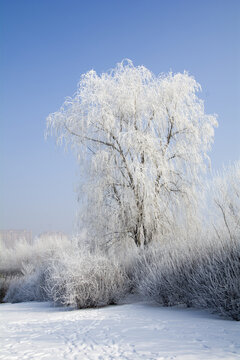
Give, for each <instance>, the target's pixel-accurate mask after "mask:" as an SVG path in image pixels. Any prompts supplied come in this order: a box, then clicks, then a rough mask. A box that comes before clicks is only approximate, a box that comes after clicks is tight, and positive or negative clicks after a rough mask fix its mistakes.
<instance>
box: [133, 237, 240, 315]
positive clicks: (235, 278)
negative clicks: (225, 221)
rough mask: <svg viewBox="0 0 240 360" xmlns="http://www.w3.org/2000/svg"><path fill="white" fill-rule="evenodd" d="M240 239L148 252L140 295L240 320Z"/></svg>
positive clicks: (139, 277) (140, 277) (143, 261)
mask: <svg viewBox="0 0 240 360" xmlns="http://www.w3.org/2000/svg"><path fill="white" fill-rule="evenodd" d="M239 240H240V239H239ZM239 240H238V241H237V240H236V241H232V242H229V241H226V242H224V241H222V242H216V241H213V240H212V242H209V243H205V245H204V246H203V247H200V246H194V247H186V246H179V247H176V246H175V247H174V248H173V247H172V246H171V245H169V244H168V245H165V246H164V247H163V248H157V249H150V250H148V252H147V253H146V254H145V255H144V256H142V259H141V262H140V263H141V266H140V267H139V268H140V271H139V272H138V274H137V276H136V282H137V289H138V292H139V293H140V294H142V295H144V296H146V297H148V298H150V299H153V300H155V301H156V302H158V303H159V304H161V305H163V306H172V305H178V304H185V305H186V306H195V307H201V308H206V309H211V310H212V311H214V312H216V313H218V314H220V315H224V316H226V317H229V318H232V319H234V320H240V241H239ZM201 243H203V244H204V242H203V241H202V242H201ZM183 251H184V252H183Z"/></svg>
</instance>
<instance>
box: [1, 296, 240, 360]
mask: <svg viewBox="0 0 240 360" xmlns="http://www.w3.org/2000/svg"><path fill="white" fill-rule="evenodd" d="M0 359H1V360H12V359H21V360H28V359H38V360H41V359H45V360H47V359H54V360H60V359H75V360H78V359H79V360H85V359H89V360H95V359H96V360H110V359H119V360H125V359H134V360H135V359H136V360H141V359H146V360H151V359H156V360H161V359H184V360H188V359H240V322H239V323H238V322H235V321H231V320H225V319H221V318H219V317H218V316H215V315H211V314H209V313H208V312H205V311H202V310H194V309H186V308H180V307H172V308H163V307H159V306H157V305H155V304H153V303H146V302H137V303H130V304H123V305H118V306H108V307H103V308H99V309H86V310H69V309H66V308H65V309H64V308H60V307H53V306H52V305H51V304H50V303H36V302H31V303H30V302H29V303H19V304H0Z"/></svg>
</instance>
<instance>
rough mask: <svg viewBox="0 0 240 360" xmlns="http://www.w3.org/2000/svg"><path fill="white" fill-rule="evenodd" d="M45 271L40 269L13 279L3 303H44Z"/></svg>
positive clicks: (45, 296)
mask: <svg viewBox="0 0 240 360" xmlns="http://www.w3.org/2000/svg"><path fill="white" fill-rule="evenodd" d="M45 280H46V278H45V270H44V267H40V268H38V269H37V270H35V271H34V272H33V273H29V274H25V275H24V276H21V277H18V278H15V279H13V280H12V281H11V282H10V284H9V287H8V290H7V292H6V295H5V297H4V302H11V303H16V302H25V301H46V300H49V297H48V295H47V294H46V291H45V290H44V289H45Z"/></svg>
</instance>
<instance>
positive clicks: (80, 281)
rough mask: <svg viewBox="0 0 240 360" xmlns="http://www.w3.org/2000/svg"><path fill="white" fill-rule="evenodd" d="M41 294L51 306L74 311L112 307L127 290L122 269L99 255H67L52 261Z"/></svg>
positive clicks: (126, 278) (126, 282)
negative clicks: (72, 307) (65, 307)
mask: <svg viewBox="0 0 240 360" xmlns="http://www.w3.org/2000/svg"><path fill="white" fill-rule="evenodd" d="M46 276H47V281H46V286H45V291H46V293H47V294H48V296H49V298H51V299H52V300H53V301H54V302H55V303H57V304H61V305H65V306H68V305H71V306H76V307H77V308H88V307H97V306H103V305H108V304H115V303H117V302H118V301H119V300H120V299H122V298H123V297H124V296H125V295H126V294H127V293H128V291H129V280H128V277H127V276H126V274H125V273H124V270H123V269H121V267H120V266H119V265H118V264H117V263H115V262H114V261H112V260H109V259H108V258H107V257H106V256H104V255H101V254H91V253H83V254H81V253H79V252H78V253H75V255H73V253H72V252H71V253H68V254H65V255H64V256H63V257H57V258H55V259H52V260H51V262H50V263H49V265H48V267H47V269H46Z"/></svg>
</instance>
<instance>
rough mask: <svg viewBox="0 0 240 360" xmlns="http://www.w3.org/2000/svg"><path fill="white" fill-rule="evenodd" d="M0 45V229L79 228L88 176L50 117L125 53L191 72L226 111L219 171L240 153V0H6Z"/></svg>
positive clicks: (0, 1)
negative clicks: (80, 190)
mask: <svg viewBox="0 0 240 360" xmlns="http://www.w3.org/2000/svg"><path fill="white" fill-rule="evenodd" d="M0 46H1V52H0V61H1V63H0V71H1V74H0V91H1V96H0V99H1V100H0V102H1V104H0V120H1V124H0V208H1V213H0V229H8V228H11V229H30V230H33V233H34V234H38V233H40V232H42V231H47V230H52V231H53V230H58V231H64V232H67V233H71V232H72V230H73V229H74V221H75V212H76V209H77V201H76V198H77V196H76V193H75V192H74V189H75V188H76V185H77V182H78V179H79V177H80V176H81V174H79V172H78V171H77V163H76V161H75V158H74V156H73V155H72V154H71V152H70V151H69V152H68V153H64V150H63V149H60V148H57V147H56V145H55V142H54V139H48V140H47V141H45V140H44V131H45V119H46V116H47V115H48V114H49V113H51V112H54V111H56V110H57V109H58V108H59V106H60V105H61V104H62V102H63V101H64V98H65V97H66V96H71V95H72V94H73V93H74V91H75V90H76V85H77V83H78V81H79V78H80V75H81V74H82V73H84V72H86V71H88V70H90V69H92V68H94V69H95V70H96V71H97V72H99V73H100V72H105V71H107V70H108V69H110V68H112V67H114V66H115V64H116V63H117V62H119V61H121V60H122V59H123V58H129V59H131V60H132V61H133V62H134V64H135V65H145V66H146V67H147V68H149V69H150V70H152V71H153V72H154V73H156V74H158V73H161V72H167V71H169V70H172V71H173V72H182V71H184V70H187V71H189V73H190V74H192V75H193V76H194V77H195V78H196V80H197V81H198V82H199V83H200V84H201V85H202V89H203V91H202V94H201V96H202V98H203V99H204V100H205V106H206V111H207V112H208V113H216V114H218V121H219V128H218V129H217V130H216V135H215V143H214V146H213V148H212V152H211V158H212V166H213V169H220V168H221V166H222V164H228V163H229V162H232V161H235V160H237V159H239V158H240V110H239V105H240V69H239V65H240V49H239V47H240V1H239V0H224V1H223V0H201V1H200V0H156V1H154V0H121V1H117V0H21V1H20V0H0Z"/></svg>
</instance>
